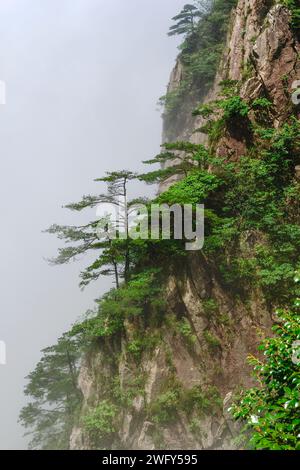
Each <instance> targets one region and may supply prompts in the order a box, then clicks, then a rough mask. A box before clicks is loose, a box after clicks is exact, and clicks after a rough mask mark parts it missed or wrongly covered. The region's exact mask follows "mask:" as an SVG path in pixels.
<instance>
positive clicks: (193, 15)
mask: <svg viewBox="0 0 300 470" xmlns="http://www.w3.org/2000/svg"><path fill="white" fill-rule="evenodd" d="M201 15H202V13H201V11H200V10H199V8H198V7H197V6H195V5H192V4H189V3H188V4H186V5H185V6H184V7H183V9H182V10H181V12H180V13H179V14H178V15H176V16H174V17H173V18H172V20H173V21H175V22H176V23H175V24H174V25H173V26H171V27H170V30H169V33H168V36H175V35H181V34H185V35H188V34H190V33H193V32H194V31H195V26H196V21H197V18H200V17H201Z"/></svg>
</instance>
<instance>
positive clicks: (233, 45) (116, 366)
mask: <svg viewBox="0 0 300 470" xmlns="http://www.w3.org/2000/svg"><path fill="white" fill-rule="evenodd" d="M231 22H232V23H231V27H230V32H229V35H228V41H227V45H226V49H225V52H224V57H223V60H222V64H221V67H220V70H219V73H218V75H217V77H216V80H215V83H214V85H213V87H212V89H211V90H210V91H209V93H208V95H207V96H206V97H205V98H204V100H203V101H204V102H205V101H210V100H212V99H214V98H216V96H217V93H218V83H219V82H220V80H223V79H225V78H226V79H232V80H242V81H243V86H242V90H241V96H242V97H245V98H247V99H255V98H258V97H260V96H262V94H263V96H268V97H269V98H270V100H272V101H273V102H274V114H273V116H272V119H273V125H274V126H275V127H276V126H280V125H281V123H283V122H284V120H285V118H286V116H287V113H288V112H289V109H290V108H291V106H292V100H291V89H292V83H293V81H294V80H296V79H297V78H298V79H299V78H300V61H299V57H300V45H299V42H298V41H297V39H296V37H295V35H294V34H293V32H292V30H291V27H290V15H289V12H288V10H287V9H286V8H285V7H283V6H282V5H280V4H275V5H274V2H273V1H270V0H240V1H239V2H238V6H237V8H236V10H235V11H234V12H233V15H232V19H231ZM181 80H182V66H181V64H180V60H179V59H178V61H177V63H176V66H175V69H174V70H173V72H172V75H171V81H170V85H169V89H170V90H173V89H176V87H178V86H179V84H180V81H181ZM197 104H198V102H197V100H196V99H195V102H194V103H193V102H191V103H189V106H188V108H189V109H188V110H187V111H186V116H183V118H182V120H181V123H180V126H178V128H177V134H176V136H175V137H176V140H191V141H193V142H195V143H203V142H205V139H206V137H205V135H204V134H201V133H199V132H197V133H194V131H195V129H197V128H199V126H201V118H193V117H191V114H190V112H189V111H190V109H192V107H193V106H194V107H195V106H196V105H197ZM167 134H168V129H167V128H166V125H165V128H164V140H166V139H167ZM244 151H245V142H244V140H243V136H241V137H240V138H238V137H237V138H232V136H226V135H225V136H223V137H222V139H221V140H220V141H219V142H218V144H217V152H218V154H219V155H226V156H228V157H229V158H238V157H239V156H241V155H243V153H244ZM161 189H164V188H161ZM252 246H253V240H251V239H245V240H244V241H243V246H241V247H240V249H241V251H242V252H243V253H246V254H247V253H251V247H252ZM166 298H167V305H168V307H167V310H166V312H165V322H164V325H163V326H160V327H157V326H155V321H154V317H155V313H153V319H152V318H151V317H150V318H149V319H148V321H147V324H143V323H141V320H137V323H136V324H135V325H132V324H127V325H126V332H125V334H122V335H121V334H120V336H119V337H118V338H114V339H113V340H111V341H109V340H105V341H104V340H101V341H100V342H99V344H98V345H97V346H95V348H94V350H93V351H90V352H89V353H88V354H87V356H86V357H85V359H84V363H83V365H82V368H81V373H80V379H79V386H80V388H81V390H82V393H83V396H84V403H83V407H82V410H81V413H80V418H79V420H78V425H77V426H76V427H75V428H74V429H73V432H72V435H71V439H70V447H71V449H91V448H95V447H96V448H97V444H95V443H93V442H92V441H91V440H90V436H89V435H88V434H87V433H86V431H85V430H84V427H83V426H82V421H81V419H82V416H84V415H85V413H86V412H87V410H88V409H89V408H90V407H92V406H96V405H97V404H98V403H100V402H101V400H106V399H107V396H109V394H110V393H116V387H115V382H114V384H112V377H114V381H116V379H117V382H118V393H123V394H124V393H125V391H126V390H127V392H126V393H128V390H129V389H130V390H131V397H130V398H131V399H130V403H125V402H126V399H125V398H126V397H124V406H123V408H122V410H121V412H120V413H119V415H118V416H117V424H116V430H115V432H114V433H113V435H112V436H110V437H109V439H110V440H109V442H108V443H107V446H109V448H120V449H149V450H150V449H158V448H164V449H192V448H193V449H231V448H233V447H234V445H233V443H232V442H233V440H232V438H233V437H234V435H235V432H236V424H235V423H233V422H232V420H231V418H230V414H229V413H228V407H229V406H230V402H231V399H232V395H233V393H234V392H235V391H236V390H237V389H238V387H240V386H250V385H251V384H252V379H251V376H250V371H249V369H248V367H247V365H246V357H247V356H248V354H251V353H255V352H256V350H257V345H258V343H259V342H260V339H259V334H258V332H259V331H263V332H265V333H269V332H270V329H271V326H272V322H273V321H272V315H271V312H270V311H269V309H268V307H267V305H266V304H265V303H264V301H263V300H262V299H263V296H262V295H261V293H260V292H259V291H258V290H256V289H255V288H250V292H248V298H247V302H242V301H241V300H239V299H240V298H241V297H237V296H234V295H233V294H232V292H230V291H228V290H226V289H225V288H224V287H223V286H222V285H221V283H220V282H219V279H218V275H217V273H216V272H215V271H214V270H213V268H212V267H211V266H210V265H209V263H208V262H207V260H206V259H205V258H204V257H203V255H202V254H197V255H193V256H191V257H190V258H188V259H187V260H186V262H185V263H182V264H181V265H180V266H178V267H174V270H173V274H172V275H171V276H170V278H169V280H168V283H167V289H166ZM182 319H185V321H186V322H187V323H188V325H189V327H188V329H183V328H182V327H180V325H182ZM152 320H153V321H152ZM137 329H140V330H143V331H144V333H145V336H146V337H148V338H151V339H153V341H152V342H153V347H152V348H150V349H149V350H147V351H145V352H143V353H142V355H141V356H140V357H139V358H138V360H137V359H136V358H135V359H134V358H133V357H132V355H131V354H130V353H129V352H128V343H129V342H130V341H131V340H132V338H133V334H134V331H136V330H137ZM155 338H159V339H158V340H157V341H154V339H155ZM174 378H175V380H176V382H178V383H180V384H181V385H183V387H184V388H185V390H186V391H187V392H186V393H187V395H188V392H189V391H191V390H194V389H195V387H196V388H197V387H198V388H199V390H200V389H201V390H202V391H203V394H204V396H206V397H207V396H209V397H210V398H211V400H212V401H213V396H214V395H215V394H216V395H217V396H219V397H220V399H221V400H217V401H221V405H220V403H218V404H216V406H212V407H209V406H208V405H207V404H205V399H204V401H203V408H202V409H201V410H200V412H199V410H198V411H197V413H196V412H195V413H194V412H193V413H192V414H191V415H189V414H188V413H185V412H184V408H180V407H179V408H178V409H177V411H175V409H174V419H169V420H168V422H165V421H164V420H163V419H161V422H160V426H159V428H158V426H157V416H156V418H155V413H153V409H154V408H153V406H154V405H155V404H156V405H157V403H158V404H160V406H161V407H163V406H165V405H164V402H163V401H161V402H159V401H157V400H158V398H159V397H161V396H162V394H164V393H165V391H166V383H167V382H169V381H170V380H173V381H174ZM137 379H138V380H137ZM164 396H166V395H164ZM222 403H223V405H222ZM169 406H170V407H171V408H169V410H168V411H169V413H171V414H172V412H173V411H172V403H171V404H170V405H169ZM170 410H171V411H170ZM156 415H157V413H156Z"/></svg>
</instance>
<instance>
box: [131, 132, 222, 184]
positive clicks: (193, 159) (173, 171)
mask: <svg viewBox="0 0 300 470" xmlns="http://www.w3.org/2000/svg"><path fill="white" fill-rule="evenodd" d="M162 147H163V148H164V150H165V151H164V152H162V153H160V154H159V155H157V156H156V157H155V158H153V159H151V160H146V161H144V162H143V163H145V164H146V165H155V164H159V165H160V166H161V168H160V169H158V170H154V171H150V172H148V173H144V174H141V175H139V179H140V180H141V181H145V182H146V183H147V184H157V183H160V184H161V183H164V182H165V181H166V180H168V179H169V178H171V177H172V176H179V177H180V176H182V177H186V176H188V174H189V172H190V171H192V170H195V169H203V170H206V169H207V168H208V166H209V164H210V163H211V162H212V161H213V157H212V156H211V155H210V154H209V152H208V150H207V149H206V148H205V146H204V145H201V144H193V143H191V142H182V141H181V142H173V143H165V144H164V145H163V146H162Z"/></svg>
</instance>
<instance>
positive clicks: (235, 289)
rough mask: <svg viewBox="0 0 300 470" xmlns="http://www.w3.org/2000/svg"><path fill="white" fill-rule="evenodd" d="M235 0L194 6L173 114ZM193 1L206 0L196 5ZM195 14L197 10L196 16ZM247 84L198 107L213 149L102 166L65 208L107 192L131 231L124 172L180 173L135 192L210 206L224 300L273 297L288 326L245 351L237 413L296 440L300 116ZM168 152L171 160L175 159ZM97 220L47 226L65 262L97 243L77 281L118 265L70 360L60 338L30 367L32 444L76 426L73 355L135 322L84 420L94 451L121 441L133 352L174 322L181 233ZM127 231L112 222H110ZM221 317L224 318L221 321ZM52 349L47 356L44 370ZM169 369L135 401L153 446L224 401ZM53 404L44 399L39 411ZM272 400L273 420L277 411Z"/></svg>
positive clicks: (267, 436) (229, 87)
mask: <svg viewBox="0 0 300 470" xmlns="http://www.w3.org/2000/svg"><path fill="white" fill-rule="evenodd" d="M235 3H236V1H226V2H224V1H221V0H216V1H214V2H212V6H211V7H210V10H209V11H208V12H206V11H205V12H204V11H202V10H201V14H199V15H195V16H193V21H192V22H191V21H187V22H185V23H184V31H182V33H183V34H184V35H185V40H184V43H183V45H182V47H181V55H180V60H181V62H182V63H183V64H184V79H183V82H182V83H183V88H182V89H181V88H180V89H179V90H177V91H176V95H173V96H172V97H171V96H167V97H166V110H167V113H168V114H169V118H170V119H171V115H172V110H175V109H176V108H177V107H178V106H179V104H180V103H181V102H183V101H185V100H186V99H188V95H187V94H188V93H189V91H191V90H192V91H193V93H196V94H197V93H198V92H199V93H198V96H199V97H200V96H201V93H202V92H203V90H202V91H201V92H200V88H201V86H202V85H203V83H204V81H205V83H206V84H207V87H208V86H209V85H210V84H211V80H212V79H213V78H214V76H215V73H216V69H217V65H218V63H219V59H220V56H221V50H222V47H223V43H224V38H225V35H226V31H227V27H228V19H229V15H230V12H231V9H232V7H233V6H234V5H235ZM200 5H203V4H202V3H201V2H200ZM291 5H292V4H291ZM192 11H195V10H192ZM294 15H295V14H294ZM196 18H199V20H198V23H197V24H196V23H195V19H196ZM177 19H178V20H179V21H181V20H183V19H184V18H177ZM185 19H186V18H185ZM294 21H295V20H294ZM181 26H182V25H177V28H179V29H180V27H181ZM186 27H187V29H186ZM172 31H174V32H175V31H176V28H174V29H172ZM187 84H188V85H187ZM241 85H242V83H239V82H233V81H228V80H227V81H225V82H223V83H221V92H220V95H219V97H218V99H216V100H215V101H214V102H212V103H208V104H206V105H205V106H203V105H200V106H199V107H197V109H196V110H195V111H194V114H196V115H201V116H202V117H203V118H205V119H206V124H205V125H204V126H203V128H201V131H202V132H205V133H206V134H207V135H208V145H207V146H203V145H195V144H191V143H190V142H173V143H168V144H164V145H163V148H162V152H161V153H160V154H159V155H157V156H156V157H154V158H153V159H151V160H149V161H147V162H145V163H146V164H148V165H149V164H150V165H159V168H155V169H153V170H152V171H150V172H148V173H144V174H141V175H136V174H135V173H132V172H130V171H121V172H117V173H115V172H114V173H109V174H108V175H107V176H106V177H104V178H101V179H100V182H101V183H102V184H103V183H106V184H108V191H107V192H106V193H105V194H100V195H98V196H85V197H84V198H83V199H82V201H80V202H79V203H75V204H71V205H69V206H68V207H69V208H70V209H72V210H76V211H81V210H83V209H85V208H94V207H95V206H96V205H97V204H98V203H103V202H105V203H113V204H114V205H117V206H120V204H121V206H122V209H123V210H124V208H125V217H124V227H123V229H122V230H123V232H124V230H125V234H126V235H128V233H129V223H128V220H129V211H130V207H131V205H132V204H133V203H134V202H136V201H131V200H129V199H128V198H127V184H128V182H129V181H131V180H132V179H135V178H139V179H140V180H142V181H145V182H146V183H150V184H156V183H165V182H166V181H167V180H168V178H170V177H171V176H173V177H174V176H177V177H178V178H179V181H177V182H175V183H174V184H173V185H172V186H171V187H170V188H168V189H167V190H166V191H164V192H163V193H161V194H160V195H159V196H157V197H155V198H154V199H153V200H152V201H151V200H144V199H143V198H141V199H139V200H138V201H139V202H141V201H142V202H143V203H144V204H146V206H150V204H151V203H154V204H159V203H164V204H169V205H172V204H174V203H177V204H179V205H183V204H186V203H192V204H204V205H205V245H204V248H203V250H202V254H201V255H202V256H203V259H205V262H206V263H207V266H209V269H210V270H211V272H212V273H214V276H216V277H218V279H219V281H220V284H221V285H222V286H223V287H224V289H225V290H226V291H227V292H229V293H230V295H231V297H232V299H238V300H239V301H240V302H242V303H245V304H246V303H247V301H248V300H249V295H250V293H251V291H252V290H253V289H255V288H259V290H260V292H261V293H262V296H263V299H262V300H264V301H265V302H266V303H267V305H268V307H269V308H270V309H273V308H275V307H276V308H280V309H281V312H282V320H281V322H282V323H280V325H279V326H277V327H276V330H275V333H277V334H278V338H275V339H268V340H266V342H265V343H264V346H263V351H264V352H265V354H266V356H267V361H266V362H264V363H261V362H258V361H257V360H256V359H253V358H252V363H254V365H255V367H256V368H257V370H256V371H257V372H258V375H259V379H260V381H261V387H260V388H257V389H251V390H250V391H248V392H246V394H245V397H244V398H243V401H242V402H241V403H240V404H239V405H237V407H236V408H235V414H236V416H237V417H239V418H246V419H250V421H251V420H252V422H250V426H251V427H252V428H254V434H253V438H252V440H251V445H252V446H254V447H256V448H272V449H273V448H274V449H276V448H279V447H280V448H296V446H297V436H298V433H299V421H297V417H296V415H295V413H297V409H298V406H295V405H296V404H297V403H298V402H296V401H295V400H296V393H297V391H299V390H298V386H299V381H298V375H297V366H296V365H293V363H292V362H291V361H290V360H289V357H290V356H289V357H288V354H290V353H291V344H292V341H294V340H295V339H298V335H299V330H298V328H299V309H298V306H296V307H297V308H295V309H294V310H292V309H291V310H289V309H287V306H289V305H291V303H292V299H293V298H294V295H295V292H294V273H295V271H296V270H297V269H299V267H300V266H299V259H300V219H299V213H300V182H299V178H297V175H296V173H295V167H296V166H297V165H299V164H300V122H299V119H297V116H296V115H295V114H293V112H291V114H290V116H289V117H288V119H287V120H286V122H285V123H284V125H282V126H281V127H280V128H274V127H273V125H272V122H273V121H272V119H271V118H272V112H273V103H272V102H271V101H270V100H269V97H267V96H263V95H262V96H260V97H258V98H256V99H254V100H251V99H249V100H245V99H243V98H242V97H241V95H240V88H241ZM197 90H198V91H197ZM169 100H171V101H169ZM170 104H171V107H169V106H170ZM172 119H173V117H172ZM236 132H239V133H240V134H241V133H243V135H244V136H246V138H245V147H246V149H245V153H244V155H243V156H242V157H241V158H239V159H234V158H231V156H230V155H227V156H226V157H221V156H220V155H219V154H218V152H217V150H218V142H219V140H220V139H221V138H222V137H223V136H224V135H226V136H227V137H228V136H229V137H232V136H234V135H235V134H236ZM168 163H172V164H173V165H172V166H171V167H169V166H168ZM160 165H162V167H161V166H160ZM120 196H121V198H123V199H122V200H121V203H120V200H119V197H120ZM98 222H99V221H98V220H96V219H95V220H93V221H92V222H91V223H90V224H88V225H86V226H84V227H82V226H78V227H61V226H57V225H55V226H52V227H51V228H50V232H51V233H55V234H57V235H58V236H59V238H61V239H64V240H65V241H66V242H67V243H71V244H72V246H71V247H70V246H68V247H67V248H66V247H64V248H63V249H62V250H60V252H59V255H58V258H57V259H56V262H57V263H64V262H68V261H69V260H70V259H73V258H76V256H77V255H78V254H84V253H86V252H88V251H90V250H92V251H93V252H94V253H95V254H96V257H95V260H94V262H93V263H92V265H90V266H89V267H88V268H87V269H86V271H85V272H84V273H83V274H82V283H81V285H83V286H84V285H86V284H87V283H89V282H90V281H96V280H98V278H100V277H101V276H102V275H113V276H114V279H115V284H116V285H115V288H114V289H112V290H111V291H110V292H109V293H107V294H106V295H104V296H103V298H102V299H99V300H97V301H96V306H95V309H93V310H92V311H89V312H88V313H87V315H86V318H85V319H84V320H83V321H81V322H79V323H77V324H75V325H74V326H73V327H72V329H71V331H70V332H69V333H68V334H67V335H66V337H65V339H64V343H63V344H64V345H65V341H67V343H68V344H70V345H72V347H73V346H74V347H75V351H76V354H75V357H74V361H75V362H74V365H73V366H72V367H71V368H70V361H69V358H68V355H66V354H62V353H61V349H60V348H61V346H62V344H61V343H60V342H59V343H58V346H54V347H53V348H52V349H51V350H49V351H51V358H50V359H51V360H50V359H49V357H48V351H46V357H45V358H43V359H42V362H41V364H39V365H38V366H37V368H36V370H35V371H34V372H33V373H32V374H31V375H30V376H29V385H28V386H27V388H26V394H28V395H29V396H31V397H33V398H34V401H33V404H30V405H28V407H26V408H24V410H23V411H22V413H21V419H22V421H23V423H24V424H25V425H26V426H27V427H29V428H30V429H31V430H32V429H33V432H34V440H33V447H42V448H50V447H54V448H55V447H56V446H58V445H61V446H66V447H67V442H66V439H67V433H68V432H69V431H70V428H71V426H72V424H73V423H74V416H75V410H76V406H77V404H78V400H79V399H80V397H79V396H78V391H77V388H76V386H74V378H76V374H77V372H76V374H75V376H74V370H75V369H74V367H75V364H77V361H78V356H79V354H80V352H81V351H85V352H86V351H88V352H89V351H92V350H93V347H95V346H96V345H98V346H99V345H101V346H102V347H103V349H105V348H108V350H109V352H110V354H112V351H113V347H114V346H115V344H119V343H120V341H121V340H122V338H124V332H125V331H126V328H127V330H128V329H129V330H130V333H131V337H130V339H128V338H127V345H126V348H127V353H128V356H129V358H130V360H132V361H133V363H134V364H135V366H136V370H137V371H138V374H139V376H138V377H137V378H136V380H135V381H131V382H130V383H127V384H126V383H125V385H124V384H123V385H122V387H121V386H120V384H119V383H118V381H117V375H114V374H113V373H112V374H111V377H110V378H109V379H108V381H107V382H108V386H107V390H105V393H104V392H103V394H104V395H105V396H104V398H103V397H102V398H103V399H102V400H100V401H99V400H98V402H97V399H96V400H95V402H94V403H93V405H91V406H90V409H89V410H85V416H84V417H81V421H80V422H79V425H80V426H82V427H83V428H84V429H85V430H86V432H87V433H88V435H89V437H90V439H91V441H92V442H93V445H94V446H95V447H96V448H103V446H105V447H109V446H111V445H112V443H113V442H115V441H114V439H117V437H116V436H117V432H116V430H117V427H118V419H119V416H120V413H121V411H122V409H126V408H130V407H131V406H132V402H133V399H134V398H135V397H136V396H137V395H138V394H140V395H141V394H143V387H144V381H145V377H144V376H143V375H142V374H141V371H140V370H139V369H138V364H139V362H140V359H141V357H142V356H143V354H144V353H145V352H148V351H154V350H155V348H156V346H157V344H158V343H159V341H160V340H161V337H160V334H161V332H162V328H163V326H168V325H167V322H166V315H165V314H166V305H165V298H164V297H165V294H164V287H165V280H166V279H167V278H168V276H169V274H170V272H171V271H172V268H173V267H174V266H175V267H176V266H177V269H178V266H180V265H182V263H183V262H188V255H187V253H186V251H185V250H184V241H183V240H174V239H171V240H151V239H143V238H142V237H140V238H139V237H137V238H135V239H130V238H128V236H126V237H125V238H123V237H117V238H112V237H111V236H110V230H111V228H112V225H114V221H111V220H108V219H106V218H105V217H104V220H102V222H103V223H102V224H101V227H102V232H101V236H102V237H103V238H101V239H99V232H98ZM122 230H120V228H119V227H118V229H117V233H119V232H121V231H122ZM205 308H206V310H207V312H208V313H209V311H211V310H212V311H214V310H217V309H216V306H215V305H214V301H211V303H209V301H207V302H206V305H205ZM150 319H151V320H150ZM185 320H186V319H185V317H184V315H183V318H180V321H179V324H178V325H176V329H177V330H178V331H179V332H180V334H181V335H182V337H184V339H185V341H186V342H187V344H188V346H189V347H191V348H192V347H193V344H194V342H195V335H194V332H193V331H192V329H191V327H190V324H189V323H188V322H187V321H185ZM168 321H169V320H168ZM219 321H224V322H226V319H225V320H224V319H221V318H220V319H219ZM149 322H150V323H151V324H150V326H151V328H152V329H153V331H155V334H154V335H153V337H150V338H149V335H148V336H147V335H146V334H145V331H146V330H145V328H146V326H149ZM129 325H130V326H129ZM229 327H230V325H229ZM204 339H205V341H206V343H207V344H208V346H209V347H210V349H211V351H214V352H215V351H216V350H222V343H221V342H220V341H219V339H218V338H216V337H215V336H214V335H213V334H212V333H211V332H209V331H205V332H204ZM196 340H197V338H196ZM118 342H119V343H118ZM112 356H113V357H111V358H110V359H111V361H110V364H109V365H110V366H111V367H112V370H114V368H115V369H117V365H116V364H115V363H114V361H117V360H118V358H117V354H115V356H116V357H115V356H114V355H113V354H112ZM107 357H109V355H107ZM49 360H50V363H51V364H50V366H48V365H47V367H44V364H48V362H49ZM111 363H112V364H113V365H112V364H111ZM53 367H54V368H55V374H56V375H57V374H59V377H58V378H57V377H56V375H55V374H54V375H53V376H54V377H56V379H57V380H56V381H55V383H53V382H52V380H50V379H49V378H48V376H47V374H48V373H50V372H51V370H52V368H53ZM169 369H170V371H171V372H170V374H169V375H168V377H167V380H166V383H164V384H163V386H162V388H161V391H160V394H159V396H157V397H156V398H155V399H154V400H153V401H152V402H151V403H148V404H147V405H144V410H143V412H144V415H145V416H146V417H147V419H148V420H150V421H151V422H152V423H153V424H154V425H155V432H156V441H157V446H159V445H161V442H162V441H161V438H160V437H161V435H160V434H159V433H160V431H161V429H162V428H163V426H164V425H166V423H170V422H172V420H174V419H175V420H176V419H177V418H178V416H179V415H180V414H182V413H184V414H185V415H186V416H187V418H188V419H189V420H190V421H191V426H192V424H195V423H192V421H193V419H194V418H195V416H196V418H197V419H198V418H199V416H200V417H201V416H202V415H203V412H208V411H209V412H211V413H214V411H215V410H216V409H219V407H220V399H219V392H218V390H216V389H215V388H214V384H206V388H205V389H202V388H201V387H194V388H192V389H191V390H188V389H187V388H186V387H185V386H184V385H185V384H181V383H178V380H177V378H176V374H175V373H174V368H172V357H171V353H170V352H169ZM76 371H77V369H76ZM274 372H275V373H276V374H274ZM45 374H46V375H45ZM295 374H296V375H295ZM295 379H296V380H295ZM47 404H48V405H50V409H48V408H47V409H46V408H45V405H47ZM67 405H68V406H71V408H68V407H67ZM273 411H274V412H275V416H277V418H278V419H277V420H276V422H274V419H273V416H272V413H273ZM71 415H72V416H73V417H71ZM192 427H193V429H194V432H199V428H198V427H197V426H192ZM284 439H287V440H286V441H284ZM58 441H60V444H58ZM245 445H246V446H248V443H246V444H245Z"/></svg>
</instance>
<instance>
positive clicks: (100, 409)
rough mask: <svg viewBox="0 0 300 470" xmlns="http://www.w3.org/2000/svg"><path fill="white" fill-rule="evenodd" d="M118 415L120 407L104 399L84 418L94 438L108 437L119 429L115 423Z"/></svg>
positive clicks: (85, 425) (86, 426)
mask: <svg viewBox="0 0 300 470" xmlns="http://www.w3.org/2000/svg"><path fill="white" fill-rule="evenodd" d="M117 415H118V408H117V407H116V406H115V405H114V404H112V403H110V402H109V401H107V400H104V401H102V402H101V403H100V404H99V405H98V406H97V407H96V408H94V409H92V410H91V411H90V412H89V414H87V415H86V416H85V417H84V418H83V424H84V427H85V429H86V430H87V432H88V433H89V434H90V435H91V436H92V437H93V438H94V439H97V440H98V439H103V438H108V437H111V436H112V435H113V434H114V433H115V432H116V431H117V428H116V423H115V420H116V417H117Z"/></svg>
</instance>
